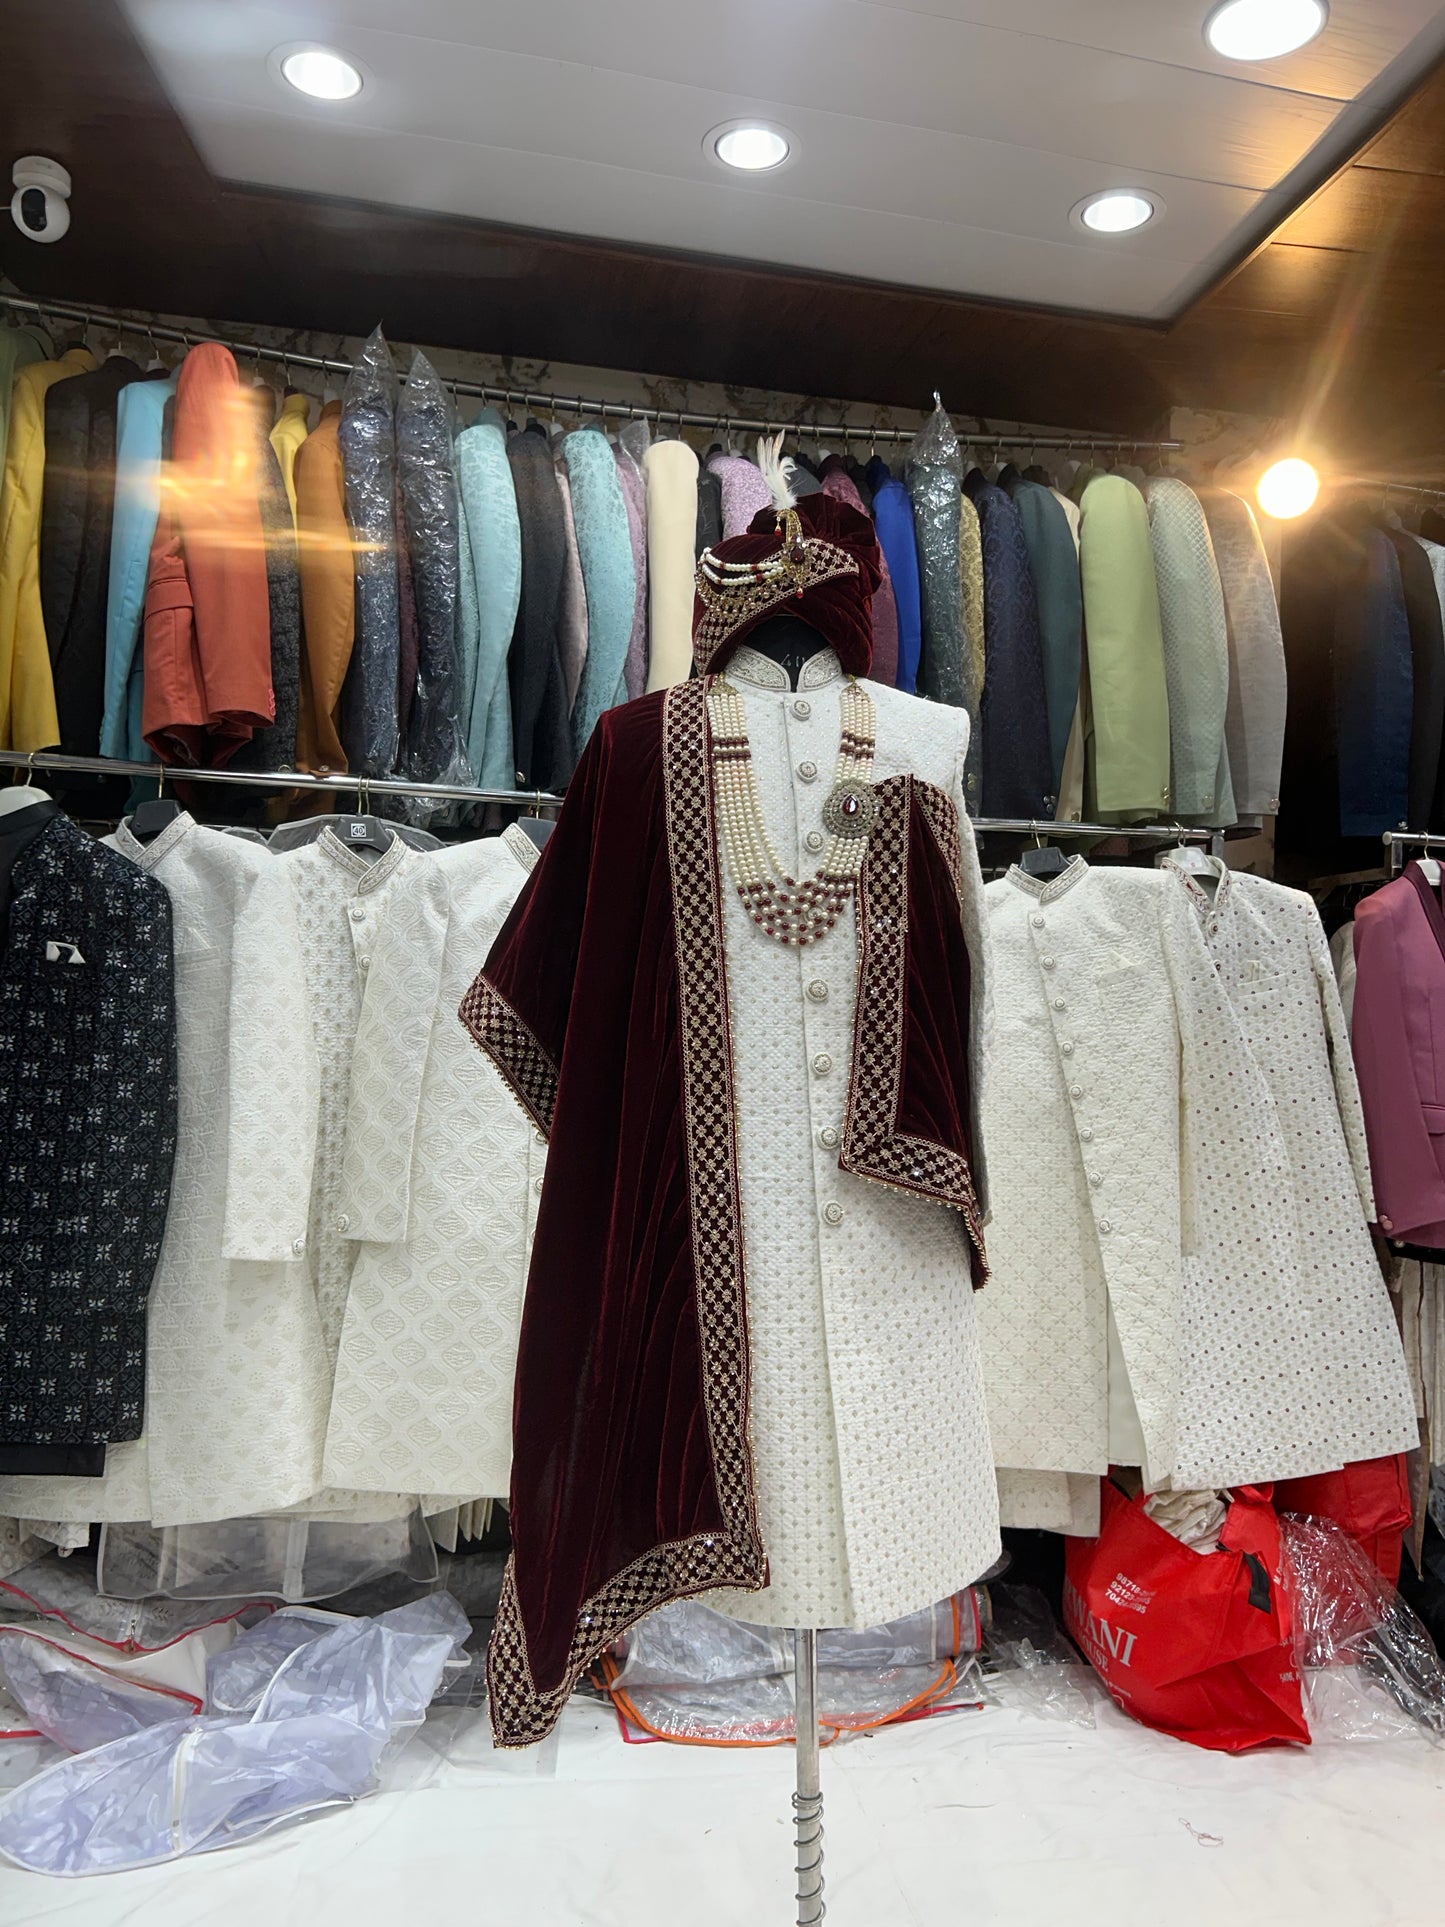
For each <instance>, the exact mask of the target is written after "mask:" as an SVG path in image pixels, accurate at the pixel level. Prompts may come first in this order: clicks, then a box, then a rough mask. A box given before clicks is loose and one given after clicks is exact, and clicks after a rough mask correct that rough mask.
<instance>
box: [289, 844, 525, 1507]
mask: <svg viewBox="0 0 1445 1927" xmlns="http://www.w3.org/2000/svg"><path fill="white" fill-rule="evenodd" d="M537 854H538V852H537V846H536V845H535V844H534V843H533V842H532V841H531V840H530V838H529V837H528V836H527V835H526V833H525V832H524V831H522V830H520V829H518V828H516V827H515V826H513V827H512V828H511V829H509V830H507V831H506V832H505V833H504V834H503V835H502V836H499V837H490V838H487V839H486V840H484V841H482V842H477V843H466V844H460V845H458V846H457V847H456V848H454V849H449V850H445V851H439V852H438V853H436V854H435V855H432V856H428V857H426V858H424V859H423V862H424V865H425V868H423V869H419V870H418V869H410V868H409V874H408V875H407V876H405V877H403V878H402V879H400V880H399V881H398V882H397V884H396V885H395V887H394V888H393V889H392V890H391V892H390V895H389V903H388V907H387V913H386V917H385V920H384V922H383V923H382V926H381V929H380V932H379V934H378V937H377V941H376V945H375V948H374V950H373V951H372V952H371V963H370V968H369V970H368V972H367V977H366V987H365V994H364V997H363V1000H362V1006H361V1016H360V1024H359V1028H358V1032H357V1039H356V1056H355V1060H354V1065H353V1070H352V1078H351V1093H350V1117H349V1122H348V1126H347V1138H346V1148H345V1156H344V1159H343V1165H342V1174H341V1193H340V1205H341V1215H342V1216H344V1217H347V1218H349V1220H350V1225H349V1234H350V1236H351V1238H352V1239H354V1240H357V1241H358V1242H357V1243H356V1258H355V1263H354V1266H353V1268H352V1272H351V1283H350V1291H349V1294H348V1297H347V1300H346V1308H345V1314H344V1317H343V1320H342V1327H341V1337H340V1343H339V1350H338V1355H337V1361H336V1380H335V1389H334V1392H333V1396H332V1403H331V1422H330V1427H329V1429H328V1432H327V1437H326V1461H325V1474H326V1480H327V1483H328V1484H331V1485H334V1486H345V1487H352V1488H360V1489H367V1490H379V1491H402V1492H407V1491H428V1492H437V1491H444V1492H457V1493H478V1494H490V1495H494V1496H496V1495H500V1496H505V1495H506V1493H507V1491H508V1488H509V1483H510V1474H511V1462H512V1378H513V1374H514V1371H515V1368H516V1360H517V1342H518V1337H519V1335H520V1330H521V1317H522V1297H523V1293H524V1290H525V1287H526V1280H527V1266H528V1261H529V1259H530V1256H531V1244H532V1229H533V1225H534V1223H535V1219H536V1210H537V1203H538V1197H539V1194H540V1192H541V1189H542V1174H543V1170H544V1168H545V1160H546V1144H545V1140H544V1139H543V1138H542V1136H541V1133H540V1132H538V1131H537V1130H536V1129H535V1128H534V1127H533V1125H532V1123H531V1121H530V1120H529V1119H528V1118H527V1117H526V1116H525V1114H524V1113H523V1112H522V1110H521V1108H520V1107H519V1106H518V1104H517V1103H516V1100H515V1099H514V1098H513V1097H512V1095H511V1092H510V1091H509V1090H508V1089H507V1087H506V1086H505V1085H504V1084H503V1082H502V1079H501V1076H500V1074H499V1073H498V1071H497V1070H496V1068H495V1066H494V1065H493V1064H492V1063H491V1061H490V1059H489V1058H487V1057H484V1056H483V1054H482V1053H481V1051H479V1050H478V1049H477V1047H476V1045H475V1044H474V1043H473V1042H472V1039H471V1037H470V1035H469V1034H468V1033H467V1031H466V1030H465V1029H464V1028H463V1026H462V1025H461V1024H459V1023H458V1022H457V1009H458V1006H459V1005H460V1004H461V1001H462V998H463V997H464V996H465V994H466V992H467V990H468V989H469V987H470V985H471V983H472V980H473V979H474V977H475V976H476V974H477V968H478V966H479V964H480V963H481V961H482V959H483V958H485V956H486V954H487V952H488V950H489V949H490V948H491V946H492V942H493V940H494V939H495V937H496V935H497V933H498V931H499V930H500V929H501V927H502V925H503V923H504V922H505V921H506V918H507V914H508V912H509V911H510V910H511V907H512V904H513V903H514V902H515V900H516V898H517V895H518V892H519V891H520V890H521V887H522V885H523V883H524V882H525V881H526V879H527V876H528V873H529V872H530V871H531V869H532V867H533V866H534V865H535V863H536V861H537ZM438 884H440V885H441V888H440V890H438V889H437V887H436V886H437V885H438Z"/></svg>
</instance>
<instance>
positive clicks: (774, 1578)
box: [707, 647, 999, 1626]
mask: <svg viewBox="0 0 1445 1927" xmlns="http://www.w3.org/2000/svg"><path fill="white" fill-rule="evenodd" d="M726 674H727V677H728V680H729V681H730V682H732V683H733V684H734V686H735V687H736V688H738V689H739V690H740V691H741V693H742V699H743V703H744V705H745V707H746V710H747V723H748V735H749V740H750V743H751V747H752V759H753V766H754V768H755V770H756V772H757V780H758V789H759V792H760V796H761V801H762V809H763V814H764V817H765V819H766V822H767V825H768V829H769V832H770V834H771V836H772V840H773V844H774V847H775V849H776V851H777V855H778V860H779V861H780V863H782V865H783V866H784V868H785V869H786V870H787V871H788V873H789V874H790V875H791V876H795V877H797V876H802V875H806V874H811V873H812V871H814V870H815V869H816V868H817V866H818V863H819V861H820V856H821V851H822V846H823V840H824V839H823V832H822V812H823V803H824V800H825V799H826V797H827V795H828V792H829V790H830V788H831V787H832V778H833V770H834V764H835V760H836V758H837V754H838V743H839V734H840V726H839V706H840V696H841V692H842V689H843V687H844V678H843V674H842V671H841V669H840V667H839V664H838V659H837V657H836V656H835V655H834V653H833V652H832V650H823V651H821V652H820V653H819V654H818V655H816V656H814V657H813V658H812V659H811V660H810V661H809V662H808V663H807V664H805V666H804V668H803V671H802V674H801V677H800V682H799V687H798V689H797V691H796V693H794V691H793V690H792V689H791V687H790V686H789V683H788V678H787V675H786V673H785V672H784V671H783V670H782V669H781V668H780V667H779V666H778V665H777V664H776V663H774V662H772V661H771V660H770V659H769V658H768V657H766V656H763V655H761V654H760V653H759V652H757V651H756V650H752V649H749V648H746V647H743V648H741V649H739V650H738V652H737V653H736V654H735V655H734V656H733V657H732V659H731V660H730V662H729V664H728V667H727V671H726ZM868 691H869V694H870V695H871V696H872V698H873V702H874V705H875V709H876V712H877V749H876V752H875V757H874V778H875V780H878V781H881V780H882V779H884V778H885V777H889V776H896V775H900V774H902V773H904V772H906V771H912V772H913V773H914V774H916V775H917V776H919V777H920V778H921V779H923V780H924V781H926V782H929V783H932V784H934V785H936V786H937V787H938V788H939V789H941V790H943V791H945V792H946V793H947V794H948V795H949V796H951V797H952V798H953V800H954V803H955V804H956V806H957V808H958V811H959V818H960V840H961V843H962V850H963V862H964V889H965V904H964V915H965V920H966V924H965V927H966V933H967V936H968V942H969V952H970V958H971V963H972V973H973V1012H972V1014H973V1037H972V1069H973V1075H974V1078H975V1080H976V1083H975V1092H976V1094H977V1092H978V1085H979V1084H980V1083H981V1078H982V1070H983V1056H984V1052H985V1049H986V1035H987V1023H988V998H989V986H990V973H989V967H988V952H987V938H986V934H985V932H984V930H983V928H982V921H981V916H980V909H981V894H982V881H981V878H980V876H979V871H978V859H977V856H976V854H975V851H974V845H973V837H972V834H971V831H970V829H969V826H968V819H967V817H966V816H965V815H964V813H963V762H964V755H965V752H966V750H967V747H968V718H967V716H966V715H965V714H964V712H963V711H962V710H958V709H950V708H945V707H943V706H941V705H938V704H934V703H928V702H924V701H921V700H920V699H918V698H916V697H913V696H907V695H904V694H903V693H902V692H901V691H898V690H894V689H889V688H886V687H883V686H881V685H878V684H873V683H870V684H869V685H868ZM720 859H721V864H722V877H723V897H724V913H723V922H724V941H725V944H726V955H727V972H728V1006H729V1015H730V1018H731V1023H732V1042H733V1066H734V1078H735V1096H736V1104H737V1117H738V1166H739V1181H740V1185H741V1191H742V1205H743V1235H744V1240H745V1245H746V1254H747V1306H748V1328H749V1339H750V1344H751V1353H752V1414H751V1429H752V1443H753V1453H754V1468H755V1474H756V1480H757V1491H758V1504H759V1510H760V1517H761V1525H762V1537H763V1544H764V1546H765V1547H766V1549H767V1555H768V1561H769V1568H770V1573H771V1583H770V1584H769V1586H768V1587H767V1589H766V1590H765V1591H763V1592H761V1593H734V1592H723V1593H714V1594H709V1595H707V1597H708V1600H709V1603H710V1604H721V1605H723V1606H724V1607H725V1609H726V1610H728V1611H730V1612H732V1613H734V1614H735V1615H736V1616H737V1617H738V1618H740V1619H747V1620H751V1621H754V1622H756V1623H760V1624H766V1625H795V1626H871V1625H877V1624H879V1623H881V1622H883V1621H886V1620H889V1619H894V1618H897V1617H899V1616H900V1615H902V1614H904V1613H907V1612H911V1611H913V1610H915V1609H916V1608H919V1607H922V1606H924V1605H927V1604H931V1603H932V1602H934V1601H936V1600H939V1599H942V1598H945V1597H947V1595H948V1594H950V1593H951V1592H954V1591H956V1590H957V1589H958V1588H959V1587H962V1586H965V1585H967V1584H969V1583H970V1582H971V1581H972V1580H974V1579H976V1578H977V1577H978V1576H979V1574H980V1573H981V1572H983V1571H985V1570H986V1568H987V1567H988V1566H989V1565H991V1564H992V1563H993V1561H994V1560H995V1558H996V1557H997V1555H998V1549H999V1540H998V1515H997V1501H996V1493H995V1488H994V1480H993V1471H992V1460H991V1455H990V1451H989V1439H988V1427H987V1421H986V1417H985V1412H984V1400H983V1382H982V1373H981V1366H980V1360H979V1349H978V1331H977V1317H976V1314H975V1300H974V1294H973V1291H972V1289H971V1286H970V1281H969V1263H968V1246H967V1241H966V1233H965V1230H964V1227H963V1224H962V1221H961V1220H960V1219H959V1217H958V1215H957V1214H956V1213H954V1212H952V1211H950V1210H948V1209H946V1208H944V1207H942V1206H940V1205H938V1204H935V1203H930V1202H925V1201H924V1200H921V1199H918V1198H912V1197H908V1196H905V1195H902V1194H900V1193H899V1192H896V1191H893V1190H891V1189H887V1188H885V1187H883V1186H881V1185H875V1184H870V1183H868V1182H867V1181H866V1180H864V1179H861V1178H858V1177H855V1176H852V1175H850V1174H848V1173H845V1172H842V1171H840V1170H839V1168H838V1146H839V1142H840V1134H841V1129H842V1125H843V1119H844V1112H845V1108H846V1104H847V1096H848V1085H849V1069H850V1066H851V1063H852V1058H853V1026H854V1016H855V1003H856V982H857V973H858V932H857V920H856V916H855V914H854V908H853V905H852V904H851V902H850V904H849V906H848V908H847V909H846V910H845V912H844V914H843V916H841V917H840V918H839V920H838V922H837V924H836V925H835V926H834V928H833V929H832V930H831V931H830V932H829V933H828V935H827V936H826V937H824V938H823V939H822V940H821V941H820V942H819V943H816V944H814V945H812V946H810V947H808V948H803V949H790V948H788V947H787V946H785V945H783V944H781V943H778V942H776V941H775V940H774V939H773V938H771V937H768V936H766V935H765V934H764V932H763V931H762V930H760V929H759V928H758V926H757V925H756V924H755V923H754V922H753V921H752V919H751V917H750V916H749V915H748V913H747V911H746V909H745V908H744V907H743V904H742V902H741V901H740V899H739V897H738V895H737V892H736V888H735V880H734V878H733V877H732V875H731V873H730V871H729V869H728V862H727V851H726V846H725V845H724V847H723V848H722V850H721V851H720ZM975 1136H976V1137H977V1134H975ZM975 1181H976V1184H977V1186H978V1190H979V1194H980V1199H981V1201H982V1199H983V1197H984V1174H983V1159H982V1155H981V1146H978V1147H977V1148H976V1156H975ZM987 1296H988V1292H987V1291H985V1292H984V1293H983V1294H982V1297H983V1298H987Z"/></svg>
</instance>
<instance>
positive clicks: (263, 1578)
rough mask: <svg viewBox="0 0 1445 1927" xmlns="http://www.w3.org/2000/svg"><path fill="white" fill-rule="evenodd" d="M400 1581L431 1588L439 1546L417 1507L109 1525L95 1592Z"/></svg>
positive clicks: (287, 1588) (261, 1595) (328, 1594)
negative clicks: (382, 1513) (357, 1515)
mask: <svg viewBox="0 0 1445 1927" xmlns="http://www.w3.org/2000/svg"><path fill="white" fill-rule="evenodd" d="M393 1574H396V1575H400V1576H401V1577H403V1578H406V1579H410V1580H413V1581H416V1582H418V1583H420V1584H423V1585H425V1584H428V1583H430V1582H431V1581H433V1580H435V1578H436V1576H437V1558H436V1545H435V1543H434V1541H433V1539H432V1535H431V1533H430V1532H429V1531H428V1529H427V1523H426V1520H425V1518H424V1517H423V1515H422V1511H421V1508H420V1506H418V1507H416V1508H415V1509H414V1510H413V1511H411V1512H410V1513H408V1514H407V1515H406V1517H405V1518H401V1519H383V1520H377V1521H372V1522H363V1521H359V1520H350V1519H339V1520H322V1519H303V1518H288V1517H286V1516H285V1515H284V1514H282V1515H280V1516H275V1517H269V1518H255V1519H221V1520H217V1521H216V1522H215V1523H213V1524H207V1525H191V1526H164V1527H159V1528H158V1527H155V1526H152V1525H148V1524H131V1525H108V1526H106V1527H104V1528H103V1530H102V1532H101V1541H100V1578H99V1583H100V1585H101V1587H102V1589H103V1590H104V1591H106V1592H108V1593H110V1594H112V1595H113V1596H114V1597H116V1598H120V1599H141V1598H144V1597H146V1595H148V1594H155V1593H165V1594H167V1595H169V1597H171V1598H172V1599H245V1600H251V1599H282V1600H285V1601H287V1603H288V1604H294V1603H296V1602H298V1601H301V1600H305V1599H332V1598H335V1596H336V1595H337V1594H338V1593H343V1592H350V1591H351V1590H352V1589H353V1588H354V1587H357V1586H362V1585H367V1584H369V1583H371V1582H372V1581H374V1580H378V1579H381V1578H385V1577H388V1576H390V1575H393Z"/></svg>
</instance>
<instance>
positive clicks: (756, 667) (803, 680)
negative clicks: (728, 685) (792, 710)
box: [723, 642, 843, 696]
mask: <svg viewBox="0 0 1445 1927" xmlns="http://www.w3.org/2000/svg"><path fill="white" fill-rule="evenodd" d="M723 674H724V675H726V676H727V677H729V678H730V679H733V678H735V679H736V680H737V681H738V682H745V683H748V684H750V685H751V686H752V687H753V688H754V689H776V690H777V691H778V692H779V693H780V694H781V695H786V696H791V695H792V693H793V679H792V677H791V676H790V675H789V674H788V672H787V670H786V669H784V667H783V665H782V664H781V663H780V662H774V661H773V659H772V657H771V656H765V655H764V654H763V652H762V650H761V649H753V648H750V647H749V645H748V644H747V643H745V642H744V643H740V644H739V645H738V647H737V648H736V649H735V650H734V651H733V653H732V654H731V655H730V656H729V657H728V659H727V663H726V666H725V668H724V670H723ZM842 680H843V665H842V663H841V662H839V660H838V656H837V652H836V651H835V650H832V649H820V650H819V651H818V653H817V654H816V655H814V656H809V658H808V660H807V661H806V662H805V663H804V664H803V667H802V669H801V670H800V671H799V674H798V688H799V690H800V691H801V690H804V689H826V688H827V687H828V685H829V684H830V683H835V682H841V681H842Z"/></svg>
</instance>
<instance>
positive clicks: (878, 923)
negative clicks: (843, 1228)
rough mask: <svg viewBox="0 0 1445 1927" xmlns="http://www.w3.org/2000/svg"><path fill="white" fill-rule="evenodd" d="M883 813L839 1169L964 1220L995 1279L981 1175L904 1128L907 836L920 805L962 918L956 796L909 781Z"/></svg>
mask: <svg viewBox="0 0 1445 1927" xmlns="http://www.w3.org/2000/svg"><path fill="white" fill-rule="evenodd" d="M878 797H879V802H880V804H881V808H880V810H879V814H878V821H877V823H876V824H875V825H874V827H873V833H872V835H871V836H870V838H869V840H868V856H867V860H866V861H865V863H864V865H863V872H862V875H861V876H860V878H859V880H858V1005H857V1016H856V1018H855V1021H854V1033H853V1074H852V1080H851V1083H850V1085H849V1090H848V1110H847V1115H846V1117H845V1119H844V1122H843V1148H842V1150H841V1152H840V1153H839V1157H838V1163H839V1165H840V1166H841V1168H842V1169H843V1170H845V1171H851V1172H852V1173H853V1175H854V1176H855V1177H860V1178H867V1179H870V1180H871V1181H872V1182H874V1183H875V1184H886V1185H889V1186H891V1187H892V1188H893V1189H894V1190H897V1191H907V1192H910V1193H911V1194H913V1195H914V1196H916V1197H924V1198H930V1199H932V1200H933V1201H934V1202H935V1203H938V1204H944V1205H948V1206H949V1207H950V1208H951V1209H952V1210H955V1211H958V1212H960V1213H961V1214H962V1216H963V1221H964V1225H965V1227H966V1228H967V1231H968V1237H969V1241H970V1243H971V1244H972V1245H973V1247H974V1249H975V1251H977V1253H978V1257H979V1266H980V1270H979V1272H978V1273H977V1274H976V1275H977V1276H978V1280H979V1283H980V1284H982V1283H983V1282H984V1281H985V1280H986V1279H987V1277H988V1267H987V1259H986V1257H985V1254H984V1246H983V1217H982V1214H981V1213H980V1211H979V1208H978V1198H977V1195H976V1194H975V1191H974V1188H973V1174H972V1172H971V1171H970V1170H969V1166H968V1159H967V1158H966V1157H965V1156H964V1155H963V1153H962V1152H961V1151H955V1150H950V1149H949V1148H948V1147H947V1146H945V1145H942V1144H936V1143H934V1142H933V1141H932V1140H931V1139H927V1138H920V1137H909V1136H905V1135H904V1134H903V1133H901V1132H900V1131H899V1130H898V1128H897V1120H898V1102H899V1096H900V1093H901V1090H902V1085H903V1028H904V1014H905V1004H906V998H905V988H906V969H907V959H908V836H909V821H910V818H911V816H912V804H913V800H914V798H915V797H916V798H917V800H918V804H919V808H920V811H921V813H922V817H923V820H924V822H925V823H926V824H927V826H928V829H929V831H930V833H931V835H932V836H933V839H934V841H935V843H936V844H937V845H938V849H939V852H940V854H941V855H942V856H943V859H944V861H945V863H946V864H947V866H948V870H949V875H950V877H951V878H952V881H953V886H954V891H955V894H956V896H957V899H958V903H959V907H960V912H961V910H962V903H963V860H962V855H961V852H960V848H959V835H958V816H957V812H956V810H955V808H954V805H953V800H952V798H951V797H949V796H947V795H945V793H944V792H943V791H942V790H939V789H936V788H934V786H933V785H932V784H931V783H921V782H918V781H917V780H916V779H915V778H914V777H911V776H899V777H891V778H889V779H888V780H887V781H885V782H883V783H880V784H879V786H878Z"/></svg>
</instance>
